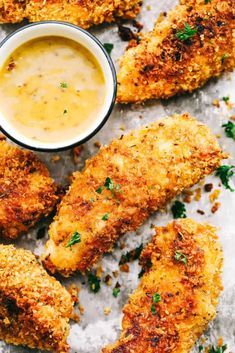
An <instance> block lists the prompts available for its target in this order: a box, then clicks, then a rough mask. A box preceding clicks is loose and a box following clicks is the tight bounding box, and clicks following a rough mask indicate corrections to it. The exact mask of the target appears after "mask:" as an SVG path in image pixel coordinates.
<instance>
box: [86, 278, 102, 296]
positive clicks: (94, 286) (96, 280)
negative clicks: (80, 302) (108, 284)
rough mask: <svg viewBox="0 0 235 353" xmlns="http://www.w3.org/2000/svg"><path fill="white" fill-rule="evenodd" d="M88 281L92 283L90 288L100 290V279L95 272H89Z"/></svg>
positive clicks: (94, 291)
mask: <svg viewBox="0 0 235 353" xmlns="http://www.w3.org/2000/svg"><path fill="white" fill-rule="evenodd" d="M88 283H89V285H90V290H91V291H92V292H93V293H97V292H99V290H100V279H99V278H98V277H97V276H96V275H94V274H93V273H89V275H88Z"/></svg>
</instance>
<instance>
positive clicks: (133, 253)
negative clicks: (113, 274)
mask: <svg viewBox="0 0 235 353" xmlns="http://www.w3.org/2000/svg"><path fill="white" fill-rule="evenodd" d="M143 247H144V246H143V244H140V246H138V247H137V248H135V249H133V250H130V251H128V252H127V253H126V254H124V255H122V257H121V259H120V261H119V265H124V264H126V263H127V262H131V261H134V260H137V259H138V258H139V257H140V254H141V252H142V250H143Z"/></svg>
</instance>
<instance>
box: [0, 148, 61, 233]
mask: <svg viewBox="0 0 235 353" xmlns="http://www.w3.org/2000/svg"><path fill="white" fill-rule="evenodd" d="M55 192H56V186H55V184H54V182H53V180H52V179H51V178H50V176H49V172H48V170H47V168H46V167H45V165H44V164H43V163H42V162H41V161H40V160H39V159H38V158H37V156H36V155H35V154H33V153H32V152H29V151H26V150H22V149H19V148H17V147H14V146H13V145H10V144H8V143H7V142H6V141H1V142H0V235H1V236H2V237H5V238H11V239H15V238H16V237H17V236H18V235H19V234H21V233H23V232H27V231H28V229H29V228H30V227H32V226H33V225H34V224H35V223H36V222H37V221H38V220H39V219H40V218H41V217H42V216H47V215H48V214H49V213H50V212H51V211H52V209H53V208H54V206H55V203H56V201H57V199H58V197H57V196H56V194H55Z"/></svg>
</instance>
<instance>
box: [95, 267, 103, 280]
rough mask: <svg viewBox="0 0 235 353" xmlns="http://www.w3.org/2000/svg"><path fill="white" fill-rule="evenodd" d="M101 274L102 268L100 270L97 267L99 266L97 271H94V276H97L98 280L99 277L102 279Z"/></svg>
mask: <svg viewBox="0 0 235 353" xmlns="http://www.w3.org/2000/svg"><path fill="white" fill-rule="evenodd" d="M102 273H103V268H102V266H101V265H99V266H98V267H97V270H96V276H97V277H98V278H101V277H102Z"/></svg>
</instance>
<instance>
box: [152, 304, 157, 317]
mask: <svg viewBox="0 0 235 353" xmlns="http://www.w3.org/2000/svg"><path fill="white" fill-rule="evenodd" d="M151 312H152V314H153V315H155V314H156V312H157V310H156V308H155V305H154V304H152V305H151Z"/></svg>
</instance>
